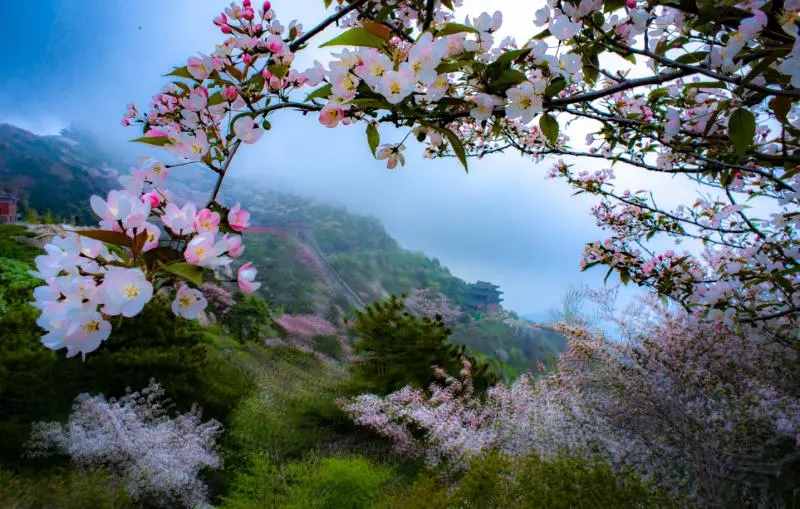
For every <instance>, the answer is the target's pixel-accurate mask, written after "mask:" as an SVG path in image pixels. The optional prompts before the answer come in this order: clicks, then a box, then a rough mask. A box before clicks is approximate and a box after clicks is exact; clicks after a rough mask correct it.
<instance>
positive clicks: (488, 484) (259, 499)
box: [0, 226, 663, 509]
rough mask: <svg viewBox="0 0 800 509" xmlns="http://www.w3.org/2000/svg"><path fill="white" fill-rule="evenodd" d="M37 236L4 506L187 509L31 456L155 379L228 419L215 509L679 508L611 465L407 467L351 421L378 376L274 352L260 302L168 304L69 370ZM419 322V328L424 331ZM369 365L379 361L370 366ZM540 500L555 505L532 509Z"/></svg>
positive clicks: (531, 460)
mask: <svg viewBox="0 0 800 509" xmlns="http://www.w3.org/2000/svg"><path fill="white" fill-rule="evenodd" d="M29 235H30V234H29V233H28V232H27V231H26V230H25V229H24V228H22V227H19V226H0V247H2V253H3V255H4V256H5V257H4V258H3V259H2V260H0V283H2V284H0V289H2V293H0V306H2V308H3V310H4V312H3V313H0V335H1V336H2V337H3V338H4V341H3V342H2V343H0V430H1V431H2V432H3V436H4V439H3V440H2V444H3V447H2V448H0V506H2V507H10V508H20V509H21V508H40V507H48V508H83V507H98V508H126V507H131V508H132V507H164V506H167V507H174V506H176V505H179V504H177V503H176V502H174V500H177V499H173V498H170V497H171V496H172V495H168V496H167V495H162V496H158V497H154V496H151V495H144V496H143V495H142V494H141V492H137V491H131V489H130V487H129V485H127V484H125V483H124V482H123V481H122V479H123V478H121V477H120V475H121V474H120V471H119V470H118V469H117V467H115V465H117V463H114V462H111V463H109V462H104V461H100V462H93V463H90V464H75V463H74V462H70V461H69V458H68V457H66V456H62V455H55V456H48V457H42V458H32V457H30V456H28V455H27V453H26V448H27V445H26V442H27V438H28V437H29V436H30V433H31V430H32V427H33V425H34V423H36V422H42V421H45V422H46V421H56V422H64V421H65V420H66V419H67V417H68V416H69V415H70V408H71V406H72V404H73V400H75V398H76V397H77V396H78V395H79V394H92V395H96V394H104V395H105V396H106V397H109V398H111V397H120V396H123V395H124V394H125V393H126V390H130V389H129V388H132V389H134V390H136V389H141V388H143V387H144V386H146V385H147V384H148V381H149V380H151V379H156V380H158V381H159V382H160V384H161V386H162V387H163V389H164V390H165V392H166V394H167V396H168V397H169V398H170V400H171V402H172V403H171V404H170V405H169V406H168V407H166V408H167V411H168V412H169V413H170V414H172V413H175V412H186V411H189V410H190V409H191V408H192V407H193V406H194V405H199V406H200V407H201V408H202V412H203V417H202V418H203V419H208V418H214V419H216V421H218V422H219V423H220V424H221V426H222V434H221V436H219V437H218V440H217V444H218V445H217V452H218V454H220V457H221V459H222V468H219V469H216V470H209V469H206V470H203V471H202V472H201V473H200V480H201V482H203V483H204V484H205V485H206V486H207V487H208V492H209V501H210V502H211V503H212V504H213V505H214V506H216V507H220V508H230V509H244V508H273V507H274V508H301V507H302V508H307V507H315V508H331V509H332V508H343V507H344V508H354V509H359V508H400V507H403V508H405V507H441V508H445V507H497V508H500V507H504V508H505V507H520V508H523V507H531V508H534V507H536V508H538V507H565V508H566V507H576V506H575V505H574V502H576V501H579V502H581V503H583V502H584V501H586V500H591V501H594V502H592V503H591V504H589V505H583V506H585V507H600V506H603V505H602V504H606V503H608V504H612V505H613V506H615V507H640V506H641V505H640V503H641V502H642V501H643V500H652V502H653V504H656V505H659V504H662V503H663V499H662V498H660V496H658V495H656V494H654V493H653V492H651V491H650V489H649V488H648V487H647V486H646V485H644V484H642V483H641V482H640V481H638V480H636V479H634V478H630V479H628V478H617V477H616V476H615V475H614V474H613V473H612V472H611V470H610V469H609V468H608V467H607V466H605V465H603V464H600V463H598V464H594V463H585V462H582V461H579V460H575V459H570V458H563V459H556V460H547V461H542V460H539V459H537V458H535V457H532V456H531V457H528V458H527V459H525V460H520V459H511V458H507V457H505V456H503V455H497V454H490V455H488V456H480V457H479V458H477V459H475V460H474V461H473V462H472V465H471V467H470V468H469V469H467V470H466V471H465V472H462V473H454V472H449V471H447V470H442V469H439V468H434V467H432V466H426V464H425V463H424V462H422V461H418V460H415V459H414V458H409V457H407V456H403V455H398V454H396V453H395V452H393V451H394V449H393V448H392V447H391V443H390V442H389V441H387V440H385V439H383V438H380V437H379V436H377V435H374V434H372V433H370V432H365V430H364V429H362V428H359V427H358V426H357V425H356V424H354V423H353V421H352V420H351V419H350V418H348V416H347V415H345V413H344V412H343V411H342V410H341V409H340V404H339V401H341V399H342V398H348V397H353V396H355V395H357V394H358V393H360V392H361V391H362V390H363V388H364V384H368V385H369V384H374V383H382V382H380V381H379V380H378V379H376V378H374V375H372V374H370V373H373V372H374V371H373V370H366V371H364V370H360V371H358V372H357V376H354V374H356V372H354V371H353V370H352V369H351V368H352V367H351V365H350V363H348V362H340V361H336V360H334V359H332V358H331V357H330V356H328V355H324V354H321V353H319V352H316V351H313V350H309V351H301V350H298V349H297V348H295V347H292V346H286V345H282V346H281V345H278V346H268V345H267V343H265V342H264V341H263V339H262V338H263V336H269V335H272V334H278V335H281V333H280V332H279V331H280V327H279V326H278V325H277V324H275V323H274V321H273V318H272V316H273V313H274V310H273V309H272V308H271V306H270V305H269V304H267V303H266V302H264V301H262V300H260V299H259V298H255V299H253V298H250V299H238V298H237V299H236V303H234V304H233V306H232V307H231V308H230V309H228V310H224V311H218V313H219V317H217V319H214V316H213V315H211V316H210V319H211V323H210V325H208V326H206V327H200V326H199V325H197V324H195V323H194V322H189V321H186V320H183V319H176V318H175V317H173V316H171V315H169V313H170V311H169V310H168V307H167V305H166V304H165V303H161V302H159V301H158V300H156V301H154V302H153V303H152V305H150V306H148V309H147V311H146V312H145V313H143V314H142V315H140V316H139V317H137V318H136V319H134V320H129V321H125V322H124V323H123V324H122V325H121V326H120V327H119V328H117V329H115V331H114V333H113V334H112V336H111V337H110V338H109V339H108V340H107V342H106V343H105V344H103V345H102V346H101V348H100V349H99V350H98V351H97V352H95V353H94V354H93V355H91V356H89V357H87V359H86V360H85V361H83V360H81V359H79V358H72V359H67V358H65V357H64V354H63V352H58V351H57V352H53V351H50V350H47V349H46V348H44V347H43V346H42V345H41V344H40V342H39V336H40V334H41V331H40V330H39V329H38V327H37V326H36V324H35V319H36V313H35V312H34V309H33V308H32V307H31V306H30V305H29V304H28V302H29V301H30V300H31V299H32V296H31V292H32V289H33V287H34V286H36V285H37V284H38V282H37V281H36V280H35V279H34V278H32V277H31V276H30V275H29V274H28V271H29V270H30V269H31V268H32V263H31V262H32V259H33V257H34V256H36V255H37V254H38V253H39V252H40V251H39V249H38V248H36V247H33V246H31V245H30V241H31V239H30V237H29ZM375 316H376V315H373V317H375ZM409 320H411V322H409V323H408V325H407V326H408V327H412V328H406V327H407V326H406V325H402V326H400V327H401V329H397V334H400V335H405V337H411V336H408V334H411V335H412V336H413V334H415V333H414V332H412V330H420V331H423V332H424V331H425V330H428V329H430V328H431V327H433V328H439V329H440V330H444V329H443V327H444V326H443V325H437V324H435V323H434V324H432V323H431V322H430V320H429V319H421V318H419V319H417V318H411V319H409ZM415 320H416V323H417V325H413V324H412V322H414V321H415ZM254 323H255V324H261V325H262V326H265V327H266V328H267V329H268V330H265V331H263V334H255V335H254V336H252V337H250V338H249V339H248V335H243V334H241V331H242V330H252V327H253V324H254ZM363 323H364V324H366V323H367V322H363ZM369 323H370V324H371V325H370V326H369V328H362V334H366V335H367V336H368V337H373V338H374V339H378V338H384V337H388V336H386V335H385V334H384V333H383V332H378V333H376V334H375V335H372V336H371V334H372V333H371V332H369V331H370V330H372V328H375V327H377V328H378V330H380V328H381V327H397V325H396V324H395V325H392V324H390V323H387V322H383V321H381V318H380V316H377V321H374V320H373V321H371V322H369ZM420 326H422V327H423V328H422V329H418V327H420ZM272 327H275V329H272ZM402 330H406V331H407V332H402ZM276 331H278V332H276ZM398 337H399V336H398ZM424 337H425V338H428V339H426V341H428V344H430V345H431V346H432V347H433V346H434V345H435V342H436V341H439V340H437V339H435V338H437V337H438V338H440V339H441V338H442V335H441V334H439V333H437V334H427V333H425V334H424ZM431 341H433V343H431ZM440 344H441V343H440ZM387 345H388V346H390V343H387ZM436 348H439V350H438V351H440V352H441V353H439V354H437V355H444V356H449V355H460V354H459V353H458V349H452V348H449V347H444V346H441V347H436ZM419 353H420V352H417V351H415V350H414V349H407V350H406V354H402V353H401V354H400V356H399V357H393V358H391V361H392V362H396V363H397V365H399V366H403V365H406V364H407V363H411V362H416V361H414V360H412V357H406V355H418V354H419ZM385 360H386V359H385ZM367 362H371V361H369V357H368V358H367ZM423 362H425V361H424V360H423ZM443 362H451V361H449V360H445V359H443ZM476 362H477V361H476ZM420 366H422V365H420ZM408 373H412V371H408ZM393 376H395V377H400V378H399V379H397V380H396V382H397V384H400V385H402V384H403V383H412V384H413V383H414V382H413V380H411V379H407V381H406V382H404V381H403V376H404V371H403V370H399V371H397V372H396V374H395V375H393ZM395 386H396V385H393V386H392V387H395ZM74 408H75V409H76V408H77V407H74ZM75 409H73V412H75V411H77V410H75ZM120 438H121V437H120ZM127 439H131V438H127ZM133 439H135V437H133ZM101 447H102V446H101ZM125 461H127V460H125ZM510 473H513V474H512V475H511V476H510V477H509V474H510ZM528 490H534V492H536V493H539V494H540V495H541V496H537V497H529V496H527V495H526V493H527V492H528ZM175 496H177V495H175ZM597 504H601V505H597ZM605 506H606V507H608V505H605Z"/></svg>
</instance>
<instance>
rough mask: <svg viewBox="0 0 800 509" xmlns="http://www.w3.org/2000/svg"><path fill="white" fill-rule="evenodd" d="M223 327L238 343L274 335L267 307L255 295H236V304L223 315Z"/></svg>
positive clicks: (270, 315) (270, 314)
mask: <svg viewBox="0 0 800 509" xmlns="http://www.w3.org/2000/svg"><path fill="white" fill-rule="evenodd" d="M223 325H224V327H225V329H226V330H228V331H229V332H230V333H231V335H232V336H233V337H234V338H236V339H237V340H239V341H259V340H263V339H264V338H268V337H270V336H274V335H276V332H275V330H274V329H273V328H272V313H271V311H270V309H269V305H268V304H267V303H266V302H265V301H264V299H262V298H260V297H258V296H255V295H244V294H241V293H239V294H236V304H234V305H233V306H232V307H231V308H230V310H228V312H227V313H225V317H224V319H223Z"/></svg>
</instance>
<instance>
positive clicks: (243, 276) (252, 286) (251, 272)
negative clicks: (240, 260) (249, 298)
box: [236, 262, 261, 293]
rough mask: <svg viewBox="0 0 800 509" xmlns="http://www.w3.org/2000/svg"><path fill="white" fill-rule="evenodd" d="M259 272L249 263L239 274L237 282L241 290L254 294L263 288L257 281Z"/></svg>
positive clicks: (243, 266) (240, 269) (240, 268)
mask: <svg viewBox="0 0 800 509" xmlns="http://www.w3.org/2000/svg"><path fill="white" fill-rule="evenodd" d="M257 273H258V271H257V270H256V268H255V267H254V266H253V264H252V263H251V262H247V263H245V264H244V265H242V266H241V267H239V271H238V272H237V276H236V280H237V282H238V284H239V289H240V290H242V292H244V293H253V292H255V291H256V290H258V289H259V288H260V287H261V283H258V282H256V281H255V279H256V274H257Z"/></svg>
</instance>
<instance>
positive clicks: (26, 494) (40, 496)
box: [0, 468, 139, 509]
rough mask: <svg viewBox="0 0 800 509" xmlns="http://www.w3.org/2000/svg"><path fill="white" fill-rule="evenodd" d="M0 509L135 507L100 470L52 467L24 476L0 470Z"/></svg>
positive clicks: (108, 508) (121, 488)
mask: <svg viewBox="0 0 800 509" xmlns="http://www.w3.org/2000/svg"><path fill="white" fill-rule="evenodd" d="M0 507H3V508H5V509H51V508H57V509H85V508H89V507H91V508H92V509H126V508H134V507H139V505H138V504H134V503H133V502H132V501H131V500H130V498H129V497H128V495H127V493H126V492H125V489H124V488H123V486H121V485H120V484H118V483H115V482H114V479H113V477H112V476H111V475H110V474H109V473H108V472H106V471H104V470H78V469H74V468H64V469H61V468H56V469H48V470H44V471H42V470H38V471H35V472H30V473H26V474H24V475H20V474H14V473H11V472H10V471H6V470H0Z"/></svg>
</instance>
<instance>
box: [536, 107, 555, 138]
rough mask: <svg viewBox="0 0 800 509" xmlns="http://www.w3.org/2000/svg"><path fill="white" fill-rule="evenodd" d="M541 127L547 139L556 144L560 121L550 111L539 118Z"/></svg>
mask: <svg viewBox="0 0 800 509" xmlns="http://www.w3.org/2000/svg"><path fill="white" fill-rule="evenodd" d="M539 129H541V130H542V133H543V134H544V136H545V138H547V141H549V142H550V144H551V145H555V144H556V142H557V141H558V121H557V120H556V119H555V118H553V116H552V115H550V114H549V113H545V114H544V115H542V116H541V117H540V118H539Z"/></svg>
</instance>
